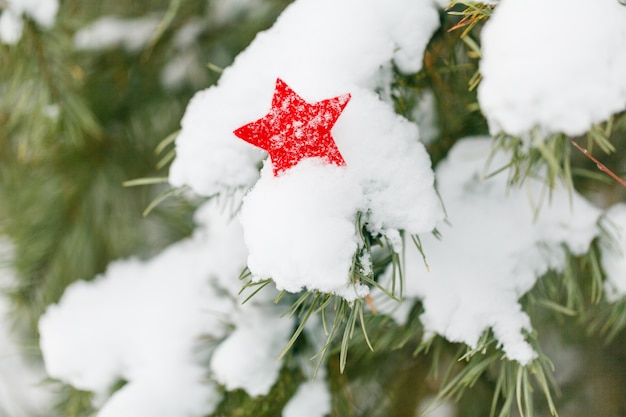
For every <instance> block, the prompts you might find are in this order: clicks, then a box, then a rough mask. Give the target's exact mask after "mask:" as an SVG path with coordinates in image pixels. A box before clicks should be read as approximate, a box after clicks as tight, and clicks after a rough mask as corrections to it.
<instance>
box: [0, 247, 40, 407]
mask: <svg viewBox="0 0 626 417" xmlns="http://www.w3.org/2000/svg"><path fill="white" fill-rule="evenodd" d="M11 252H12V246H11V244H10V243H9V242H8V240H6V239H5V238H2V237H0V416H11V417H31V416H35V415H45V412H46V411H47V410H50V407H51V405H52V392H51V391H50V390H48V389H46V386H45V385H44V379H45V377H46V375H45V373H44V371H43V368H42V367H41V366H40V364H39V363H37V362H35V360H34V358H28V357H26V356H25V354H24V352H25V351H26V349H25V348H24V346H22V345H21V344H20V342H19V341H18V339H17V337H16V336H15V334H14V333H13V331H12V330H13V329H12V327H13V326H12V323H11V317H12V314H11V313H12V311H11V308H10V305H9V300H8V299H7V298H6V296H5V294H4V292H5V291H7V290H9V289H10V287H11V286H13V285H15V284H14V283H15V274H14V272H13V271H12V270H11V269H10V268H9V267H8V266H7V263H8V262H9V261H10V257H11V256H12V255H11ZM29 359H30V360H29Z"/></svg>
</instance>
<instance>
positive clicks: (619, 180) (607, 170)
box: [571, 140, 626, 187]
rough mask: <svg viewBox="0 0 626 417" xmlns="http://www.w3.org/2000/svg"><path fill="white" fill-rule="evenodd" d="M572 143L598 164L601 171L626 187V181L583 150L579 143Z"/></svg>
mask: <svg viewBox="0 0 626 417" xmlns="http://www.w3.org/2000/svg"><path fill="white" fill-rule="evenodd" d="M571 142H572V145H574V146H575V147H576V148H577V149H578V150H579V151H581V152H582V153H583V154H584V155H585V156H586V157H587V158H589V159H591V160H592V161H593V162H594V163H595V164H596V166H597V167H598V169H599V170H600V171H602V172H605V173H607V174H609V175H610V176H611V177H613V179H614V180H615V181H617V182H619V183H620V184H622V185H623V186H624V187H626V181H624V180H623V179H621V178H620V177H618V176H617V174H616V173H614V172H613V171H611V170H610V169H608V168H607V167H606V166H604V164H603V163H601V162H600V161H598V160H597V159H596V158H595V157H594V156H593V155H591V154H590V153H589V151H588V150H587V149H585V148H583V147H582V146H580V145H579V144H578V143H576V142H574V140H571Z"/></svg>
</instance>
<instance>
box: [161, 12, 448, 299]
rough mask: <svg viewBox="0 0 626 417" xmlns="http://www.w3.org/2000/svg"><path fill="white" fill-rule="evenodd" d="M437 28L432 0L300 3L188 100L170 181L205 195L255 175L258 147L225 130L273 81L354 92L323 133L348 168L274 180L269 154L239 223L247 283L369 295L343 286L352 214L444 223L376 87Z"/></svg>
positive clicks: (419, 51) (311, 98) (249, 112)
mask: <svg viewBox="0 0 626 417" xmlns="http://www.w3.org/2000/svg"><path fill="white" fill-rule="evenodd" d="M438 25H439V17H438V13H437V10H436V7H435V5H434V3H432V2H431V1H430V0H419V1H414V0H411V1H409V0H393V1H389V2H384V3H383V2H379V1H374V0H367V1H362V0H359V1H357V0H343V1H341V2H336V1H332V0H299V1H296V2H295V3H293V4H292V5H291V6H290V7H288V8H287V9H286V10H285V11H284V12H283V14H282V15H281V16H280V17H279V19H278V20H277V22H276V23H275V25H274V26H273V27H272V28H270V29H269V30H267V31H266V32H263V33H260V34H258V35H257V37H256V39H255V40H254V41H253V42H252V44H251V45H250V46H249V47H248V48H247V49H246V50H245V51H244V52H242V53H241V54H240V55H239V56H238V57H237V58H236V60H235V62H234V64H233V65H232V66H231V67H229V68H227V69H226V70H225V71H224V73H223V74H222V77H221V79H220V81H219V83H218V85H217V86H215V87H211V88H209V89H207V90H204V91H201V92H199V93H198V94H196V96H195V97H194V98H193V99H192V101H191V103H190V104H189V106H188V108H187V111H186V113H185V116H184V118H183V121H182V129H181V132H180V134H179V135H178V138H177V140H176V154H177V157H176V159H175V160H174V162H173V164H172V167H171V170H170V177H169V179H170V182H171V184H172V185H174V186H183V185H189V186H191V188H192V189H193V190H194V191H195V192H197V193H198V194H201V195H211V194H214V193H218V192H220V191H222V190H223V189H225V188H238V187H243V188H248V187H251V186H253V185H254V183H255V182H256V181H257V180H258V178H259V173H258V165H259V162H260V161H261V160H262V159H263V158H264V157H265V155H264V153H262V152H261V151H259V150H258V149H257V148H255V147H253V146H251V145H249V144H247V143H246V142H244V141H242V140H240V139H238V138H237V137H236V136H235V135H234V134H233V131H234V130H235V129H237V128H239V127H241V126H243V125H244V124H247V123H250V122H252V121H254V120H257V119H259V118H260V117H261V116H263V115H264V114H265V113H266V112H267V111H268V109H269V107H270V103H271V101H272V94H273V88H274V85H275V81H276V79H277V78H281V79H284V80H285V82H286V83H287V84H289V85H290V86H291V87H292V88H293V89H294V90H295V91H296V92H297V93H298V95H300V96H302V97H303V98H304V99H305V100H306V101H307V102H309V103H315V102H318V101H320V100H323V99H328V98H331V97H336V96H339V95H342V94H347V93H350V94H351V96H352V98H351V100H350V102H349V103H348V105H347V106H346V108H345V109H344V111H343V113H342V114H341V116H340V117H339V119H338V121H337V123H336V124H335V126H334V127H333V129H332V136H333V138H334V139H335V142H336V144H337V146H338V148H339V150H340V152H341V154H342V155H343V157H344V159H345V161H346V166H345V167H342V168H340V169H337V168H336V167H332V166H323V165H319V164H318V163H317V162H316V161H314V160H309V161H302V162H301V163H300V164H299V166H296V167H294V168H292V169H291V170H289V171H288V172H285V173H284V174H283V175H281V178H275V177H273V176H272V172H271V169H269V168H267V167H268V166H270V165H271V162H270V161H267V162H266V169H264V170H263V171H262V174H261V179H260V180H259V182H258V183H257V184H256V187H255V188H254V189H253V190H252V191H251V192H250V193H249V195H248V196H247V197H246V199H245V200H244V205H243V208H242V216H241V220H242V225H243V228H244V233H245V237H246V245H247V247H248V250H249V251H250V258H249V260H248V266H249V267H250V270H251V272H252V273H253V275H254V277H255V279H262V278H268V277H271V278H273V279H274V281H275V282H276V284H277V287H278V288H279V289H281V290H282V289H287V290H288V291H299V290H300V289H302V288H303V287H306V288H308V289H312V290H313V289H317V290H320V291H324V292H330V293H336V294H339V295H341V296H343V297H345V298H346V299H348V300H350V299H354V298H355V297H360V296H363V295H364V294H365V291H366V288H364V287H358V288H352V287H350V288H348V286H350V283H349V279H348V273H349V269H350V265H351V262H352V256H353V254H354V252H355V249H356V245H357V238H356V231H355V227H354V220H355V218H356V216H357V213H358V212H362V213H369V218H368V219H367V222H368V224H369V229H370V231H372V232H373V233H381V234H383V235H387V236H392V237H395V236H397V230H398V229H404V230H406V231H407V232H408V233H419V232H426V231H430V230H432V228H433V226H434V225H435V223H436V221H437V220H439V219H441V217H442V211H441V207H440V203H439V200H438V198H437V196H436V193H435V191H434V187H433V183H434V177H433V173H432V170H431V165H430V159H429V157H428V155H427V153H426V151H425V149H424V147H423V145H422V144H421V143H420V142H419V141H418V139H419V134H418V130H417V127H416V126H415V125H414V124H412V123H410V122H409V121H408V120H406V119H404V118H402V117H400V116H398V115H397V114H396V113H395V112H394V109H393V107H392V106H391V105H390V104H388V103H385V102H383V101H382V100H381V99H380V98H379V97H378V95H377V94H376V93H375V92H374V91H373V90H374V89H375V88H376V87H378V86H380V85H379V83H380V82H381V79H383V80H388V79H389V77H387V76H386V74H388V73H387V72H386V71H389V70H390V65H391V62H392V61H393V62H394V63H395V64H396V65H397V66H398V67H399V68H400V69H401V70H403V71H407V72H413V71H418V70H419V69H420V67H421V60H422V55H423V52H424V49H425V47H426V44H427V42H428V40H429V39H430V37H431V35H432V33H433V32H434V30H435V29H436V28H437V27H438Z"/></svg>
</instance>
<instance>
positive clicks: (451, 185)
mask: <svg viewBox="0 0 626 417" xmlns="http://www.w3.org/2000/svg"><path fill="white" fill-rule="evenodd" d="M489 152H490V139H488V138H468V139H464V140H462V141H460V142H458V143H457V144H456V145H455V146H454V147H453V148H452V150H451V151H450V154H449V156H448V158H447V159H446V160H445V161H442V162H441V163H440V165H439V166H438V167H437V184H438V189H439V192H440V194H441V197H442V199H443V201H444V203H445V207H446V212H447V213H448V219H447V222H446V223H441V224H440V225H439V226H438V230H439V231H440V232H441V235H442V237H441V240H439V239H436V238H435V237H433V236H432V235H429V234H423V235H421V236H420V239H421V243H422V245H423V248H424V251H425V253H426V262H427V263H428V266H429V267H430V271H427V269H426V267H425V266H424V261H423V259H422V256H421V255H420V254H419V252H418V251H417V249H416V248H413V247H409V248H407V250H406V270H405V285H404V296H405V298H408V299H409V300H410V299H411V298H417V299H420V300H421V301H422V303H423V306H424V313H423V314H422V315H421V317H420V320H421V321H422V324H423V325H424V328H425V330H426V332H427V334H439V335H442V336H444V337H445V338H446V339H448V340H450V341H454V342H463V343H465V344H467V345H469V346H472V347H475V346H476V344H477V342H478V340H479V338H480V336H481V335H482V334H483V332H485V331H486V330H488V329H492V330H493V332H494V335H495V337H496V338H497V339H498V341H499V342H500V344H501V346H502V350H503V351H504V353H505V354H506V356H507V357H508V358H509V359H512V360H516V361H519V362H520V363H522V364H526V363H528V362H529V361H531V360H532V359H533V358H534V357H535V356H536V354H535V352H534V351H533V349H532V348H531V347H530V345H529V344H528V343H527V342H526V341H525V337H524V331H526V330H531V328H532V327H531V323H530V320H529V318H528V316H527V314H526V313H525V312H524V311H522V309H521V306H520V304H519V302H518V300H519V298H521V297H522V296H523V295H524V294H525V293H526V292H528V291H529V290H530V289H531V288H532V287H533V285H534V284H535V282H536V280H537V279H538V278H539V277H541V276H542V275H543V274H545V273H546V272H547V271H548V270H555V271H558V272H562V271H563V269H564V268H565V266H566V264H565V262H566V252H565V249H566V248H567V249H568V250H569V251H571V252H572V253H573V254H575V255H581V254H583V253H585V252H586V251H587V250H588V248H589V245H590V243H591V241H592V240H593V239H594V238H595V237H596V236H597V235H598V233H599V230H598V227H597V220H598V218H599V216H600V210H598V209H596V208H595V207H593V206H592V205H591V204H590V203H588V202H587V201H586V200H584V199H583V198H582V197H581V196H579V195H578V194H577V193H576V192H574V191H572V194H571V195H570V194H569V193H568V191H567V190H565V189H563V188H557V189H554V190H552V196H551V198H548V196H547V195H546V196H545V198H544V199H543V200H540V199H539V196H540V194H541V192H542V187H543V182H542V181H540V180H534V179H528V180H527V181H526V183H525V184H524V186H523V187H522V188H513V187H511V188H509V187H507V183H506V180H507V175H506V172H501V173H500V174H499V175H496V176H493V177H491V178H489V179H485V175H486V174H488V173H489V172H491V171H490V170H496V169H497V168H500V167H502V166H504V165H506V163H507V160H508V159H507V158H508V157H509V156H508V155H504V154H499V155H497V156H496V157H495V158H494V160H493V161H492V162H491V164H490V165H489V168H487V167H486V162H487V158H488V156H489ZM543 191H545V190H543ZM533 199H534V205H533V204H532V201H533ZM539 204H540V205H539ZM535 208H537V209H538V211H535ZM535 213H538V215H537V217H536V218H535ZM405 302H406V300H405ZM406 312H407V310H406V309H405V308H401V309H399V310H398V311H397V313H396V318H397V319H398V320H399V321H400V322H404V321H405V320H406Z"/></svg>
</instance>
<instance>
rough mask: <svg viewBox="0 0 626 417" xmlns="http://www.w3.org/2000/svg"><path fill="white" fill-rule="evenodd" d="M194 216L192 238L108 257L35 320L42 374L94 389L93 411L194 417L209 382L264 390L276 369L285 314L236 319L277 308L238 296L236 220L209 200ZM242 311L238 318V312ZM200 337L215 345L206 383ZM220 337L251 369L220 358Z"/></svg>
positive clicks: (207, 396) (213, 399) (211, 393)
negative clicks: (103, 267) (131, 255)
mask: <svg viewBox="0 0 626 417" xmlns="http://www.w3.org/2000/svg"><path fill="white" fill-rule="evenodd" d="M196 217H197V221H198V222H199V223H200V226H199V228H198V229H197V230H196V232H195V233H194V235H193V236H192V237H191V238H189V239H187V240H184V241H181V242H179V243H176V244H174V245H172V246H170V247H169V248H168V249H166V250H165V251H164V252H162V253H161V254H160V255H158V256H157V257H155V258H153V259H151V260H148V261H141V260H138V259H128V260H123V261H117V262H114V263H112V264H111V265H110V266H109V268H108V270H107V271H106V273H105V274H104V275H102V276H100V277H98V278H96V279H95V280H94V281H92V282H76V283H74V284H72V285H71V286H69V287H68V288H67V289H66V291H65V293H64V295H63V297H62V299H61V301H60V302H59V304H57V305H53V306H51V307H49V308H48V309H47V311H46V313H45V314H44V315H43V316H42V318H41V319H40V322H39V328H40V334H41V342H40V344H41V349H42V352H43V357H44V361H45V366H46V370H47V372H48V374H49V375H50V376H51V377H53V378H57V379H59V380H61V381H64V382H66V383H69V384H71V385H73V386H74V387H76V388H79V389H83V390H89V391H93V392H94V393H95V394H96V397H97V398H98V400H99V401H100V402H102V406H101V408H100V411H99V414H98V416H99V417H113V416H120V415H132V416H136V417H141V416H151V417H159V416H163V417H166V416H172V415H185V416H189V417H195V416H198V417H200V416H203V415H206V414H209V413H211V412H212V410H213V408H214V406H215V405H216V403H217V402H218V401H219V398H220V396H219V394H218V391H217V387H216V385H217V384H218V383H224V384H227V385H228V386H229V387H230V388H235V387H241V388H244V389H247V390H249V391H250V392H251V393H254V394H263V393H266V392H267V390H268V389H269V386H271V384H272V383H273V379H275V378H276V376H277V367H279V366H280V364H277V361H276V359H277V353H276V348H275V346H276V345H281V346H284V344H286V342H287V340H288V337H289V332H288V330H287V329H290V327H289V326H290V325H291V321H290V320H288V319H285V320H282V322H281V323H275V326H273V327H271V328H265V327H263V328H259V327H258V326H256V327H254V326H253V327H250V326H243V325H240V324H241V323H252V321H253V320H254V319H253V318H254V317H256V318H257V319H258V320H259V322H264V323H265V322H272V323H274V322H276V320H277V319H276V317H277V316H278V313H276V311H274V310H273V309H268V307H266V306H265V305H266V304H269V300H267V299H265V298H264V297H262V296H259V297H255V299H254V300H253V301H251V302H249V303H247V304H246V305H244V306H241V305H240V300H237V297H236V294H237V292H238V291H239V288H240V285H241V283H240V282H238V280H237V277H238V276H239V274H240V272H241V270H242V268H243V266H244V265H243V260H244V259H245V257H246V250H245V247H244V245H243V241H242V236H241V228H240V226H239V224H238V223H237V222H236V221H233V220H232V219H231V218H230V216H229V215H228V214H227V213H225V212H224V211H223V210H221V209H220V208H219V207H218V206H217V205H216V204H215V203H213V202H210V203H207V204H206V205H205V206H203V207H202V208H201V209H199V211H198V213H197V216H196ZM242 311H245V315H246V319H245V321H244V320H243V319H242V318H237V317H239V316H240V315H241V314H243V313H242ZM250 317H253V318H250ZM272 320H273V321H272ZM231 326H234V328H235V331H234V332H233V333H231V332H230V331H229V328H231ZM260 332H262V333H260ZM202 338H204V339H206V338H210V339H211V340H215V341H216V346H218V347H217V350H216V351H215V352H214V354H215V355H216V357H214V358H213V359H212V360H211V369H212V370H213V371H214V372H215V374H216V378H215V381H214V382H212V381H210V380H209V378H208V377H209V369H208V368H207V367H206V365H203V363H206V361H207V359H209V358H208V357H207V355H208V356H210V355H211V353H213V350H215V349H210V345H209V343H208V342H204V343H201V339H202ZM223 340H224V343H226V346H227V349H232V350H233V351H237V352H241V351H243V350H244V349H245V350H246V351H247V352H248V354H251V353H253V358H254V360H255V365H256V366H255V367H248V366H245V365H246V364H249V362H246V361H243V362H241V361H232V360H231V358H228V357H225V358H224V355H223V354H220V353H219V352H220V350H221V351H224V350H225V348H222V349H220V347H219V343H220V342H222V341H223ZM268 341H269V342H268ZM241 344H244V345H243V346H242V345H241ZM220 358H224V359H225V361H221V360H220ZM242 365H244V367H241V366H242ZM119 380H124V381H127V383H126V384H125V385H124V386H123V387H122V388H120V389H119V390H117V391H116V392H114V393H113V394H112V395H110V397H109V392H110V389H111V388H112V386H113V385H114V384H115V383H116V382H118V381H119ZM233 381H235V382H233Z"/></svg>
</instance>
